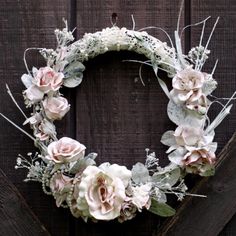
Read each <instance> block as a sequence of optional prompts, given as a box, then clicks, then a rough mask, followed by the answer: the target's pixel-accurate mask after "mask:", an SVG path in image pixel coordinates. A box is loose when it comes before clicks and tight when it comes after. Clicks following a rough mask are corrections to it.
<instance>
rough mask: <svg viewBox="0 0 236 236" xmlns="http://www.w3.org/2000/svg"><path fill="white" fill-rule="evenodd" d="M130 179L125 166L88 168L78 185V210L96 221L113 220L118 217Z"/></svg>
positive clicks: (108, 165)
mask: <svg viewBox="0 0 236 236" xmlns="http://www.w3.org/2000/svg"><path fill="white" fill-rule="evenodd" d="M130 179H131V171H129V170H128V169H127V168H126V167H125V166H119V165H117V164H114V165H110V164H109V163H103V164H102V165H100V166H99V167H96V166H88V167H87V168H86V169H85V170H84V172H83V174H82V178H81V183H80V184H79V198H78V199H77V207H78V209H79V210H80V211H81V212H82V214H83V215H86V214H90V215H89V216H90V217H91V216H92V217H94V218H95V219H98V220H112V219H115V218H116V217H118V216H119V215H120V211H121V207H122V204H123V202H124V200H125V198H126V194H125V188H126V187H127V185H128V183H129V181H130Z"/></svg>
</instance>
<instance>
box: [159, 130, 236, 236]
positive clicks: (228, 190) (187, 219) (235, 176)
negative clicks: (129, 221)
mask: <svg viewBox="0 0 236 236" xmlns="http://www.w3.org/2000/svg"><path fill="white" fill-rule="evenodd" d="M235 155H236V133H234V135H233V136H232V138H231V140H230V141H229V143H228V144H227V145H226V146H225V147H224V149H223V150H222V152H221V153H220V155H219V161H218V163H217V171H216V174H215V176H213V177H209V178H204V179H202V180H201V181H199V182H198V183H197V184H196V186H195V187H194V189H193V190H192V193H196V194H204V195H207V198H202V199H200V198H196V197H188V198H187V199H186V200H185V201H184V203H183V204H182V206H181V207H180V208H179V209H178V211H177V214H176V215H175V216H173V217H172V218H170V219H169V220H167V221H166V222H165V224H164V225H163V226H162V228H161V229H160V230H159V231H158V233H157V235H163V236H164V235H168V236H172V235H175V236H177V235H183V236H185V235H186V236H187V235H192V236H195V235H196V236H198V235H202V236H215V235H218V234H219V233H220V232H221V230H222V229H223V228H224V226H225V225H226V224H227V222H228V221H229V220H230V219H231V217H232V216H233V215H234V213H235V212H236V202H235V198H236V173H235V168H236V162H235V159H234V157H235Z"/></svg>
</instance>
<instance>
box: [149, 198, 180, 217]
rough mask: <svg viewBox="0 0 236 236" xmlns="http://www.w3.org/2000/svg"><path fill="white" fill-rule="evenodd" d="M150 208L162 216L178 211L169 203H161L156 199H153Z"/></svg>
mask: <svg viewBox="0 0 236 236" xmlns="http://www.w3.org/2000/svg"><path fill="white" fill-rule="evenodd" d="M148 210H149V211H150V212H152V213H153V214H156V215H159V216H162V217H169V216H173V215H174V214H175V212H176V211H175V209H174V208H172V207H171V206H169V205H167V204H166V203H159V202H157V201H156V200H154V199H152V203H151V206H150V208H149V209H148Z"/></svg>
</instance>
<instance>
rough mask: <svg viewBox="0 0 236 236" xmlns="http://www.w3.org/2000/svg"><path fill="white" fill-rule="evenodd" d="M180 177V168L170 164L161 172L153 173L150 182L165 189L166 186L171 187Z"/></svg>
mask: <svg viewBox="0 0 236 236" xmlns="http://www.w3.org/2000/svg"><path fill="white" fill-rule="evenodd" d="M180 176H181V171H180V168H179V167H177V166H176V165H174V164H172V163H171V164H170V165H169V166H167V167H165V168H163V170H162V171H160V172H156V173H154V174H153V176H152V180H153V182H155V183H160V187H163V186H164V187H165V185H166V184H169V185H170V187H172V186H173V185H175V184H176V183H177V182H178V180H179V179H180Z"/></svg>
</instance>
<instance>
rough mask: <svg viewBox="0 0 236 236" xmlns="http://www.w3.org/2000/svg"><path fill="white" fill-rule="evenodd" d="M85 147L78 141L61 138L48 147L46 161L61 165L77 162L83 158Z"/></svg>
mask: <svg viewBox="0 0 236 236" xmlns="http://www.w3.org/2000/svg"><path fill="white" fill-rule="evenodd" d="M85 149H86V147H85V146H84V145H83V144H81V143H79V142H78V141H76V140H74V139H71V138H67V137H63V138H61V139H59V140H58V141H54V142H52V143H50V144H49V145H48V148H47V151H48V156H46V159H48V160H51V161H54V162H55V163H58V164H62V163H68V162H73V161H77V160H79V159H81V158H83V157H84V154H85Z"/></svg>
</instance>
